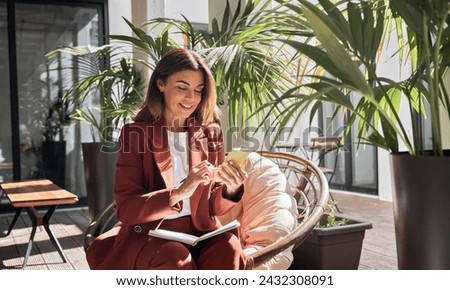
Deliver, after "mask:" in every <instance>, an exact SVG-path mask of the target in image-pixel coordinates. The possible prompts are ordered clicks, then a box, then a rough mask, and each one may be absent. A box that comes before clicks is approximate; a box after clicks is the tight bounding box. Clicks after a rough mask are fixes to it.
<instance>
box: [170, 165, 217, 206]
mask: <svg viewBox="0 0 450 290" xmlns="http://www.w3.org/2000/svg"><path fill="white" fill-rule="evenodd" d="M213 175H214V167H213V166H212V165H211V163H209V162H208V161H207V160H203V161H202V162H200V163H198V164H197V165H195V166H193V167H192V168H191V171H190V172H189V175H188V176H187V177H186V179H185V180H184V181H183V183H182V184H181V185H180V187H178V188H176V189H174V190H172V192H171V195H170V201H169V203H170V206H174V205H175V204H177V203H178V202H180V201H181V200H183V199H185V198H189V197H191V196H192V195H193V194H194V192H195V190H196V189H197V187H198V186H199V185H200V184H205V185H206V184H209V183H210V182H211V181H212V178H213Z"/></svg>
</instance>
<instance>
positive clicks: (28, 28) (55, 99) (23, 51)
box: [2, 3, 102, 196]
mask: <svg viewBox="0 0 450 290" xmlns="http://www.w3.org/2000/svg"><path fill="white" fill-rule="evenodd" d="M99 8H100V7H99V6H92V7H89V6H87V5H85V6H84V7H76V6H72V5H71V6H64V5H43V4H31V3H16V4H15V20H16V23H15V26H16V30H15V35H16V47H17V51H16V54H17V68H16V69H17V81H18V88H17V91H18V100H19V108H18V112H19V124H18V126H19V132H20V133H19V134H20V148H21V154H20V165H21V179H30V178H43V177H45V178H49V179H51V180H52V181H53V182H55V183H56V184H58V185H60V186H62V187H65V188H67V189H69V190H70V191H72V192H76V193H77V194H78V195H80V196H85V189H84V188H85V186H84V175H83V163H82V157H81V136H82V135H90V132H89V130H88V129H87V128H85V127H83V126H80V124H76V123H74V122H73V121H71V119H70V118H69V115H70V113H71V112H70V107H69V106H68V104H66V103H65V102H64V101H63V99H62V94H63V92H64V90H65V88H67V87H68V86H69V85H70V83H71V81H72V80H73V76H70V75H64V74H63V73H62V72H61V71H60V70H58V67H57V66H56V67H55V66H54V65H53V64H52V66H51V65H50V64H49V63H48V61H47V59H46V57H45V55H46V53H47V52H49V51H50V50H52V49H54V48H57V47H59V46H67V45H71V46H72V45H86V44H90V45H99V43H100V39H99V35H102V33H101V31H99V29H100V27H101V26H102V25H100V24H99V19H100V14H99V13H100V12H99V11H100V9H99ZM2 45H3V42H2ZM56 65H58V62H56ZM2 108H3V106H2Z"/></svg>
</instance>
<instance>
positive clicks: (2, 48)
mask: <svg viewBox="0 0 450 290" xmlns="http://www.w3.org/2000/svg"><path fill="white" fill-rule="evenodd" d="M7 19H8V17H7V7H6V3H5V2H0V88H1V90H0V116H2V117H1V122H0V182H3V181H11V180H12V179H13V157H12V141H11V95H10V89H9V53H8V51H9V49H8V22H7Z"/></svg>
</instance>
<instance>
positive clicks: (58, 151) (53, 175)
mask: <svg viewBox="0 0 450 290" xmlns="http://www.w3.org/2000/svg"><path fill="white" fill-rule="evenodd" d="M42 170H43V172H42V174H43V175H44V177H45V178H47V179H50V180H51V181H53V183H55V184H56V185H58V186H59V187H62V188H65V186H66V141H43V142H42Z"/></svg>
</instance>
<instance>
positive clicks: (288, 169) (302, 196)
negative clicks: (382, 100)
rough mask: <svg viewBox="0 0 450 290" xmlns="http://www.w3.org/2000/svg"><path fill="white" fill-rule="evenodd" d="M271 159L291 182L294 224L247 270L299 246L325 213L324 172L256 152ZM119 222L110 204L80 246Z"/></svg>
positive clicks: (303, 161) (249, 261)
mask: <svg viewBox="0 0 450 290" xmlns="http://www.w3.org/2000/svg"><path fill="white" fill-rule="evenodd" d="M258 153H259V154H261V155H262V156H264V157H266V158H269V159H271V160H272V161H273V162H275V163H276V164H277V165H278V166H279V168H280V170H281V171H282V172H284V174H285V175H286V178H287V179H288V182H289V183H290V185H291V188H292V190H291V192H290V193H291V194H292V195H293V196H294V198H295V200H296V201H297V205H298V209H299V212H298V225H297V227H296V228H295V229H294V230H293V231H291V232H290V233H289V234H288V235H286V236H285V237H283V238H282V239H280V240H278V241H276V242H274V243H273V244H271V245H269V246H267V247H264V248H262V249H260V250H258V251H256V252H254V253H252V254H250V255H248V257H247V265H246V268H247V269H254V268H255V267H257V266H259V265H261V264H262V263H264V262H266V261H268V260H269V259H271V258H272V257H274V256H275V255H277V254H279V253H281V252H282V251H284V250H286V249H287V248H289V247H293V248H295V247H297V246H298V245H300V244H301V243H302V242H303V241H304V240H305V239H306V238H307V237H308V235H309V233H310V232H311V231H312V230H313V228H314V227H315V225H316V224H317V223H318V222H319V220H320V219H321V217H322V215H323V214H324V213H325V210H326V208H327V203H328V199H329V189H328V182H327V179H326V177H325V175H324V173H323V172H322V171H321V170H320V169H319V167H318V166H317V165H315V164H314V163H313V162H311V161H309V160H307V159H306V158H303V157H299V156H295V155H292V154H288V153H282V152H267V151H261V152H258ZM118 223H119V221H118V218H117V215H116V211H115V208H114V204H113V203H111V204H110V205H109V206H107V207H106V208H105V209H104V210H102V211H101V212H100V213H99V214H98V215H97V216H96V217H95V219H94V220H93V221H92V222H91V223H90V224H89V226H88V228H87V231H86V235H85V240H84V248H85V249H87V248H88V247H89V245H90V244H91V243H92V242H93V240H94V239H95V238H96V237H97V236H99V235H100V234H102V233H104V232H105V231H107V230H109V229H111V228H112V227H114V226H116V225H117V224H118Z"/></svg>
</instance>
